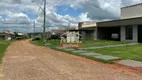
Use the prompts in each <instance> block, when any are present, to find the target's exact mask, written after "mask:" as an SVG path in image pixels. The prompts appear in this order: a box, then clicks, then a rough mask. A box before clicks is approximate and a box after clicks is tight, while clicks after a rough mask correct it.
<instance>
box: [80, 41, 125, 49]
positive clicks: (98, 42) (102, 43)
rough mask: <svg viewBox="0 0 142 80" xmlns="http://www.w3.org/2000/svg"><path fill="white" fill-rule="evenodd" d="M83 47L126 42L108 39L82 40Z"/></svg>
mask: <svg viewBox="0 0 142 80" xmlns="http://www.w3.org/2000/svg"><path fill="white" fill-rule="evenodd" d="M82 44H83V48H87V47H96V46H106V45H116V44H127V42H120V41H109V40H86V41H85V40H84V41H82Z"/></svg>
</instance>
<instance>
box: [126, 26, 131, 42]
mask: <svg viewBox="0 0 142 80" xmlns="http://www.w3.org/2000/svg"><path fill="white" fill-rule="evenodd" d="M125 30H126V39H127V40H132V39H133V27H132V26H126V28H125Z"/></svg>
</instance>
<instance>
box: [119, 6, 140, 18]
mask: <svg viewBox="0 0 142 80" xmlns="http://www.w3.org/2000/svg"><path fill="white" fill-rule="evenodd" d="M135 17H142V4H138V5H133V6H129V7H124V8H121V19H127V18H135Z"/></svg>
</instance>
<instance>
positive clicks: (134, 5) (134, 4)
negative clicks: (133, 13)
mask: <svg viewBox="0 0 142 80" xmlns="http://www.w3.org/2000/svg"><path fill="white" fill-rule="evenodd" d="M138 5H142V3H138V4H134V5H130V6H125V7H122V8H121V9H123V8H129V7H133V6H138Z"/></svg>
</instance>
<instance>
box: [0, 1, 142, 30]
mask: <svg viewBox="0 0 142 80" xmlns="http://www.w3.org/2000/svg"><path fill="white" fill-rule="evenodd" d="M34 1H35V2H34V3H33V2H32V1H31V0H0V24H1V26H5V27H7V26H8V27H10V26H11V27H13V26H16V27H18V26H19V27H24V26H26V27H29V31H32V29H33V28H32V26H33V20H34V19H32V18H30V16H29V14H26V13H24V12H30V13H32V14H34V15H38V16H37V18H35V20H36V27H40V28H42V27H43V12H42V10H40V11H39V7H38V6H37V5H36V3H38V4H39V5H40V6H41V7H43V2H42V0H34ZM140 2H142V0H117V1H116V0H75V1H74V0H47V17H46V19H47V21H46V25H47V27H62V26H67V27H68V26H69V25H71V26H77V23H78V22H82V21H104V20H113V19H119V18H120V7H123V6H128V5H132V4H137V3H140ZM60 5H69V6H70V7H71V8H73V9H78V8H82V9H84V12H82V13H81V14H80V15H79V16H78V17H73V16H70V15H69V14H66V15H60V14H58V13H57V12H56V6H60ZM66 10H67V8H65V11H66ZM37 11H39V12H38V13H37ZM4 23H5V24H4ZM8 23H17V24H14V25H13V24H12V25H10V24H8ZM22 30H24V29H23V28H21V31H22Z"/></svg>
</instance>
